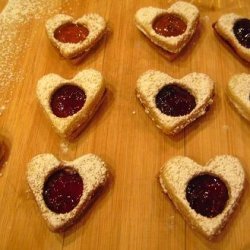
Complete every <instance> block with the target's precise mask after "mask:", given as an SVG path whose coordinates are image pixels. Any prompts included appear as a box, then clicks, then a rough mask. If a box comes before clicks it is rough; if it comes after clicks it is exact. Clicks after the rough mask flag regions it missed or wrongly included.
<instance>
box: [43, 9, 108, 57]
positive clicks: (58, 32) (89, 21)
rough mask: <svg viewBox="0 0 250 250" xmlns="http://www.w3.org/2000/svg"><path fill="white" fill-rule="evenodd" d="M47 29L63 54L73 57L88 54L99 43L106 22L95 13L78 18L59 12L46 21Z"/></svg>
mask: <svg viewBox="0 0 250 250" xmlns="http://www.w3.org/2000/svg"><path fill="white" fill-rule="evenodd" d="M46 31H47V34H48V37H49V39H50V41H51V42H52V44H53V45H54V46H55V47H56V48H58V49H59V51H60V53H61V55H62V56H63V57H65V58H68V59H72V58H76V57H78V56H82V55H83V54H86V53H87V52H88V51H89V50H90V49H91V48H92V47H93V46H94V45H96V44H97V42H98V41H99V40H100V39H101V38H102V37H103V35H104V33H105V31H106V22H105V20H104V18H103V17H102V16H100V15H98V14H95V13H91V14H87V15H84V16H82V17H81V18H79V19H77V20H74V18H73V17H71V16H68V15H64V14H57V15H55V16H53V17H52V18H50V19H49V20H48V21H47V22H46Z"/></svg>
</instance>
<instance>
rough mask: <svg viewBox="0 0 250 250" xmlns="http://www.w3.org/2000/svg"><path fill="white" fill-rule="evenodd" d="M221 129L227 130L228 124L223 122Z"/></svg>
mask: <svg viewBox="0 0 250 250" xmlns="http://www.w3.org/2000/svg"><path fill="white" fill-rule="evenodd" d="M222 129H223V130H226V131H227V130H229V129H230V128H229V126H228V125H226V124H224V125H223V126H222Z"/></svg>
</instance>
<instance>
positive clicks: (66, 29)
mask: <svg viewBox="0 0 250 250" xmlns="http://www.w3.org/2000/svg"><path fill="white" fill-rule="evenodd" d="M88 34H89V30H88V29H87V28H86V27H85V26H83V25H81V24H75V23H65V24H63V25H61V26H59V27H58V28H57V29H56V30H55V32H54V37H55V39H56V40H58V41H59V42H62V43H79V42H82V41H84V40H85V39H86V37H87V36H88Z"/></svg>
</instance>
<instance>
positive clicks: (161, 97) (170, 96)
mask: <svg viewBox="0 0 250 250" xmlns="http://www.w3.org/2000/svg"><path fill="white" fill-rule="evenodd" d="M213 93H214V82H213V81H212V80H211V79H210V78H209V77H208V76H207V75H205V74H202V73H191V74H188V75H186V76H185V77H183V78H181V79H175V78H172V77H171V76H169V75H167V74H165V73H162V72H159V71H154V70H150V71H147V72H145V73H144V74H143V75H142V76H140V77H139V79H138V80H137V86H136V94H137V97H138V99H139V100H140V102H141V103H142V104H143V106H144V107H145V112H146V113H147V114H148V115H149V116H150V117H151V119H152V120H153V121H154V122H155V123H156V126H157V127H158V128H160V129H162V131H163V132H164V133H166V134H175V133H178V132H179V131H181V130H182V129H183V128H184V127H186V126H187V125H188V124H190V123H191V122H192V121H194V120H195V119H197V118H198V117H199V116H201V115H203V114H205V112H206V110H207V107H208V106H209V105H210V104H211V103H212V102H213Z"/></svg>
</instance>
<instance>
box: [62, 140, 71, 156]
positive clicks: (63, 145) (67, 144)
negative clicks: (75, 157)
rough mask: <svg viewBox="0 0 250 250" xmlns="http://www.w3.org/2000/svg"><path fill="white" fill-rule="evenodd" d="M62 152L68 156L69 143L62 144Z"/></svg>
mask: <svg viewBox="0 0 250 250" xmlns="http://www.w3.org/2000/svg"><path fill="white" fill-rule="evenodd" d="M60 148H61V151H62V152H63V153H64V154H66V153H67V152H68V151H69V143H68V142H62V143H60Z"/></svg>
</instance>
